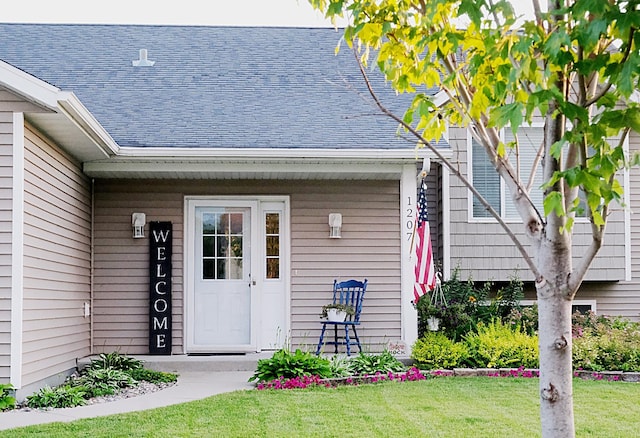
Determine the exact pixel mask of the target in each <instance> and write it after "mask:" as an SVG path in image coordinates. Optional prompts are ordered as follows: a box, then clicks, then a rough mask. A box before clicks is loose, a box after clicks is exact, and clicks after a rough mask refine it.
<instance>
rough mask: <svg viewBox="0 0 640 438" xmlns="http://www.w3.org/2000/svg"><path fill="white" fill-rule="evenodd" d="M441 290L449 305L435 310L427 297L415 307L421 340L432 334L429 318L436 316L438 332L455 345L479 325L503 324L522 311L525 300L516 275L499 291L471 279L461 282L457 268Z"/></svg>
mask: <svg viewBox="0 0 640 438" xmlns="http://www.w3.org/2000/svg"><path fill="white" fill-rule="evenodd" d="M441 287H442V293H443V295H444V297H445V300H446V304H443V305H439V308H438V309H435V310H434V308H433V307H434V306H433V304H432V303H431V302H430V300H429V298H428V297H427V298H422V299H420V300H418V302H417V304H416V309H417V311H418V336H420V337H422V336H424V335H425V334H426V333H427V332H428V331H429V330H428V324H427V318H428V317H429V316H432V315H433V314H437V315H436V316H437V317H439V318H440V330H439V331H441V332H443V333H444V334H445V335H446V336H447V337H448V338H450V339H453V340H454V341H457V340H461V339H462V338H463V337H464V336H465V335H466V334H467V333H470V332H475V331H476V327H477V325H478V323H480V322H483V323H490V322H491V321H492V320H493V319H496V318H499V319H500V320H502V321H504V320H505V319H506V318H507V317H508V315H509V314H510V313H511V312H512V311H515V310H519V309H520V300H521V299H522V298H523V296H524V293H523V283H522V281H521V280H520V279H519V278H518V276H517V274H514V275H513V276H512V277H511V279H510V280H509V283H507V284H505V285H504V286H502V287H500V288H496V286H495V285H494V284H493V283H491V282H485V283H482V284H476V283H474V282H473V281H472V280H471V279H468V280H466V281H462V280H460V270H459V268H456V269H454V271H453V272H452V274H451V278H449V279H448V280H447V281H444V282H442V285H441ZM491 297H493V298H491Z"/></svg>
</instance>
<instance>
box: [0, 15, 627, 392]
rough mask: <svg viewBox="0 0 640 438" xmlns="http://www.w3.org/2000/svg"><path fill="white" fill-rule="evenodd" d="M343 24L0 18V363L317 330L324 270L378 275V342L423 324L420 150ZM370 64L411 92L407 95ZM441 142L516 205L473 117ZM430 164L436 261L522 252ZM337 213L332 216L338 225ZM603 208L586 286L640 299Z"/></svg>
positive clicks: (193, 350)
mask: <svg viewBox="0 0 640 438" xmlns="http://www.w3.org/2000/svg"><path fill="white" fill-rule="evenodd" d="M339 39H340V34H339V33H337V32H335V31H334V30H332V29H293V28H234V27H222V28H220V27H218V28H215V27H181V26H128V25H127V26H120V25H118V26H115V25H111V26H107V25H38V24H0V40H1V41H3V44H2V45H1V46H0V169H2V170H1V172H0V184H1V186H0V187H1V190H2V192H1V193H2V196H1V197H0V212H2V215H1V218H0V224H1V226H0V275H1V276H0V382H11V383H12V384H13V385H14V386H15V387H16V388H18V389H19V394H20V392H22V393H23V394H28V393H30V392H32V391H33V390H34V389H37V388H38V387H39V386H42V385H43V384H45V383H51V382H55V381H59V380H60V379H62V378H63V377H64V376H66V375H67V373H68V372H69V370H71V369H73V368H74V367H75V365H76V360H77V359H78V358H82V357H85V356H88V355H90V354H95V353H100V352H110V351H114V350H118V351H120V352H123V353H128V354H149V353H153V354H175V355H184V354H210V353H244V352H256V351H262V350H272V349H276V348H279V347H281V346H282V345H284V344H285V343H291V344H292V345H294V346H310V345H315V343H316V342H317V339H318V335H319V330H320V324H319V319H318V315H319V309H320V307H321V306H322V305H323V304H325V303H326V302H327V301H328V300H329V299H330V296H331V286H332V283H333V279H334V278H337V279H342V280H344V279H349V278H358V279H362V278H367V279H368V280H369V286H368V290H367V296H366V298H365V311H364V314H363V317H362V322H363V325H362V329H361V330H360V336H361V339H362V341H363V342H364V343H365V344H367V346H368V348H369V349H370V350H371V351H379V350H381V349H383V348H384V347H385V346H386V345H387V343H388V342H389V341H397V340H402V341H404V342H405V343H407V345H410V344H411V343H412V342H413V341H414V340H415V338H416V336H417V321H416V314H415V310H414V308H413V306H412V304H411V300H412V299H413V275H414V274H413V261H412V257H411V234H412V231H413V219H414V214H415V211H414V210H415V204H416V199H415V198H416V175H417V174H418V171H419V170H420V169H421V167H422V162H423V161H422V160H423V158H425V157H427V158H428V157H430V154H429V153H428V152H427V151H425V150H420V151H416V150H415V149H414V143H413V140H412V139H407V138H405V137H404V136H403V135H401V134H400V135H399V134H398V133H397V132H396V130H397V126H396V125H395V124H394V123H393V122H392V121H391V120H390V119H388V118H385V117H382V116H380V115H378V114H376V110H375V108H374V107H373V106H372V105H371V102H370V99H369V96H368V94H367V91H366V88H365V87H364V85H363V82H362V78H361V76H360V73H359V71H358V68H357V65H356V64H355V61H354V59H353V54H352V53H351V52H350V51H349V50H348V49H346V47H343V49H342V51H341V52H340V53H339V54H338V55H335V54H334V48H335V46H336V45H337V43H338V41H339ZM371 77H372V81H373V86H374V88H375V89H376V90H378V92H379V94H380V96H381V97H382V98H383V99H385V101H386V102H388V104H390V105H391V106H392V107H395V108H396V109H397V110H398V111H402V108H403V106H404V105H405V104H406V102H407V101H406V98H408V97H407V96H395V94H394V93H392V92H391V91H390V90H389V89H388V88H387V87H386V85H385V83H384V81H382V80H381V78H380V77H379V75H377V74H376V73H375V70H372V73H371ZM394 105H395V106H394ZM533 134H534V133H532V135H533ZM639 146H640V145H638V138H637V137H633V138H632V139H631V141H630V147H633V148H638V147H639ZM438 147H439V148H441V150H442V152H443V154H445V155H446V156H450V157H452V158H453V159H454V161H456V162H457V163H459V165H460V168H461V169H462V170H463V171H464V172H469V174H471V173H473V176H472V177H473V178H474V181H475V182H477V183H478V184H481V183H482V184H484V186H485V187H487V190H493V191H494V195H495V201H496V202H498V203H501V205H502V206H503V210H504V212H505V216H506V217H508V215H509V213H508V203H506V202H505V201H504V195H503V192H502V190H503V189H502V188H501V185H500V181H499V180H492V179H491V176H490V175H489V174H488V173H483V172H482V167H481V161H480V159H477V160H471V158H470V155H471V154H472V153H473V144H472V142H471V140H470V139H469V136H468V135H467V133H466V131H464V130H463V129H458V128H453V127H452V128H451V129H450V130H449V135H448V138H447V139H444V140H443V141H441V142H440V143H439V144H438ZM471 162H473V165H472V166H469V167H468V166H467V164H468V163H471ZM634 176H635V179H634ZM482 178H485V179H486V180H482ZM637 178H638V176H637V175H636V174H635V171H634V172H630V173H629V174H625V183H626V186H627V187H630V186H631V184H632V183H636V184H637V183H638V179H637ZM427 185H428V198H429V199H428V202H429V208H430V219H431V220H430V225H431V228H432V230H431V234H432V241H433V246H434V253H435V255H436V258H437V259H438V260H439V261H440V265H441V266H442V270H443V272H444V275H445V277H446V276H447V274H448V273H449V272H450V271H451V269H453V268H455V267H456V266H459V267H460V269H461V272H462V275H463V276H466V275H470V276H472V278H473V279H474V280H479V281H482V280H487V279H491V280H494V281H506V280H508V279H509V277H510V276H511V275H513V273H514V270H515V269H516V268H517V267H518V266H519V267H523V266H524V265H523V263H522V262H521V261H519V255H518V254H517V253H516V252H515V250H514V249H513V247H512V245H511V244H510V242H509V241H508V239H507V238H506V236H505V237H504V238H503V237H502V236H503V234H502V232H501V231H500V230H499V229H498V228H497V225H496V224H495V223H494V221H491V220H489V219H487V218H485V217H482V214H481V212H478V211H475V212H474V208H473V201H472V199H471V198H470V197H469V195H468V193H467V191H466V190H465V189H464V187H462V186H461V184H460V183H459V182H458V181H457V180H455V178H452V177H451V176H450V173H449V171H448V170H447V169H446V168H445V167H442V166H441V165H440V164H439V163H437V162H435V161H432V162H431V166H430V172H429V175H428V180H427ZM630 196H631V197H630V198H629V205H630V206H631V210H632V209H633V206H634V205H637V203H638V200H637V199H634V198H633V192H631V195H630ZM335 213H339V214H340V217H341V230H340V232H341V238H331V237H330V233H329V216H330V215H331V214H335ZM614 216H615V217H612V223H611V226H610V228H609V233H608V234H609V236H608V237H609V243H607V245H606V246H605V247H604V248H603V250H602V253H601V255H600V256H599V257H598V260H597V261H596V263H595V266H594V269H593V270H592V272H591V273H590V274H589V275H590V276H589V277H588V281H587V282H586V283H585V285H584V287H583V290H582V291H581V292H580V296H579V299H582V300H586V301H585V303H587V304H588V305H590V306H592V307H594V308H595V307H596V306H597V309H598V311H601V312H604V313H611V314H620V315H625V316H629V317H637V316H638V312H639V311H640V300H639V299H638V296H637V293H636V292H635V291H636V289H637V283H638V275H639V274H640V272H638V269H639V268H638V265H637V264H636V265H634V264H633V263H632V262H633V260H636V261H637V260H638V257H637V254H635V253H634V252H633V251H632V248H633V246H632V243H633V240H632V235H631V230H632V229H634V228H633V227H634V226H636V227H638V226H640V224H639V223H638V222H637V220H638V219H635V221H636V222H634V221H633V220H632V217H631V215H630V213H629V210H622V209H621V210H620V211H617V212H615V213H614ZM584 225H586V224H578V225H577V226H579V227H580V226H584ZM584 228H585V232H586V231H587V230H586V226H585V227H584ZM578 239H579V238H578ZM520 275H521V278H523V279H525V280H530V278H529V277H527V273H526V271H523V272H521V273H520ZM529 298H533V295H531V296H529Z"/></svg>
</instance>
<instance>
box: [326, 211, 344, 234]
mask: <svg viewBox="0 0 640 438" xmlns="http://www.w3.org/2000/svg"><path fill="white" fill-rule="evenodd" d="M341 232H342V215H341V214H340V213H330V214H329V238H330V239H340V238H341V237H342V235H341Z"/></svg>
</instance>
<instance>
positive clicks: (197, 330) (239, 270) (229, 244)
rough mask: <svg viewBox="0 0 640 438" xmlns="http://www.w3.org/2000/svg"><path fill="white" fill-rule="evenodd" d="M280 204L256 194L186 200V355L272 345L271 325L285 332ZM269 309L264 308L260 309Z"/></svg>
mask: <svg viewBox="0 0 640 438" xmlns="http://www.w3.org/2000/svg"><path fill="white" fill-rule="evenodd" d="M262 204H264V206H265V207H267V209H266V210H263V208H262ZM280 205H282V206H283V205H284V203H273V202H267V203H264V202H263V203H261V202H260V201H259V200H258V199H246V200H242V199H238V198H235V199H227V198H220V199H203V198H193V199H189V198H187V199H186V202H185V207H186V212H187V217H186V219H187V228H186V233H185V238H186V239H185V242H186V248H185V254H186V255H187V257H186V265H185V274H186V275H185V286H186V290H185V298H186V307H187V309H186V310H187V311H186V318H185V328H186V351H187V353H218V352H219V353H224V352H250V351H259V350H260V349H263V348H269V347H271V348H274V347H275V346H276V345H274V344H275V343H278V341H277V340H276V338H277V336H276V335H275V333H270V332H272V331H275V330H274V327H277V328H278V329H279V330H281V331H283V332H286V330H287V325H288V323H287V317H286V316H287V315H288V306H287V301H286V296H287V288H286V284H287V283H286V279H287V277H288V276H287V275H283V273H284V272H286V269H285V266H283V264H282V262H283V261H284V260H286V257H284V254H283V253H285V252H286V251H283V249H282V248H281V245H280V242H281V241H284V240H283V236H282V232H283V230H284V226H283V225H284V224H283V223H281V222H284V221H283V219H282V218H283V216H284V215H283V213H284V208H283V207H282V208H281V207H279V206H280ZM274 223H275V225H274ZM274 241H277V243H278V245H277V246H278V249H277V251H275V250H274ZM276 252H277V254H276ZM261 304H263V305H261ZM267 308H270V309H271V311H270V312H269V314H266V313H265V312H263V310H266V309H267ZM267 328H268V329H267ZM265 329H267V330H266V331H268V332H269V333H266V332H265ZM281 335H283V334H282V333H281ZM282 338H283V339H284V336H282ZM280 346H282V345H279V346H278V347H280Z"/></svg>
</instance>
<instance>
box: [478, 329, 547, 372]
mask: <svg viewBox="0 0 640 438" xmlns="http://www.w3.org/2000/svg"><path fill="white" fill-rule="evenodd" d="M465 341H466V343H467V346H468V347H469V360H468V361H469V364H470V365H471V366H474V367H478V368H509V367H519V366H523V367H525V368H537V367H538V337H537V336H530V335H528V334H526V333H524V332H523V331H522V330H521V329H520V327H518V326H516V327H515V328H512V327H510V325H506V324H503V323H502V322H501V321H500V320H498V319H495V320H494V321H492V322H491V323H489V324H484V323H479V324H478V331H477V333H469V334H468V335H467V336H466V337H465Z"/></svg>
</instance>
